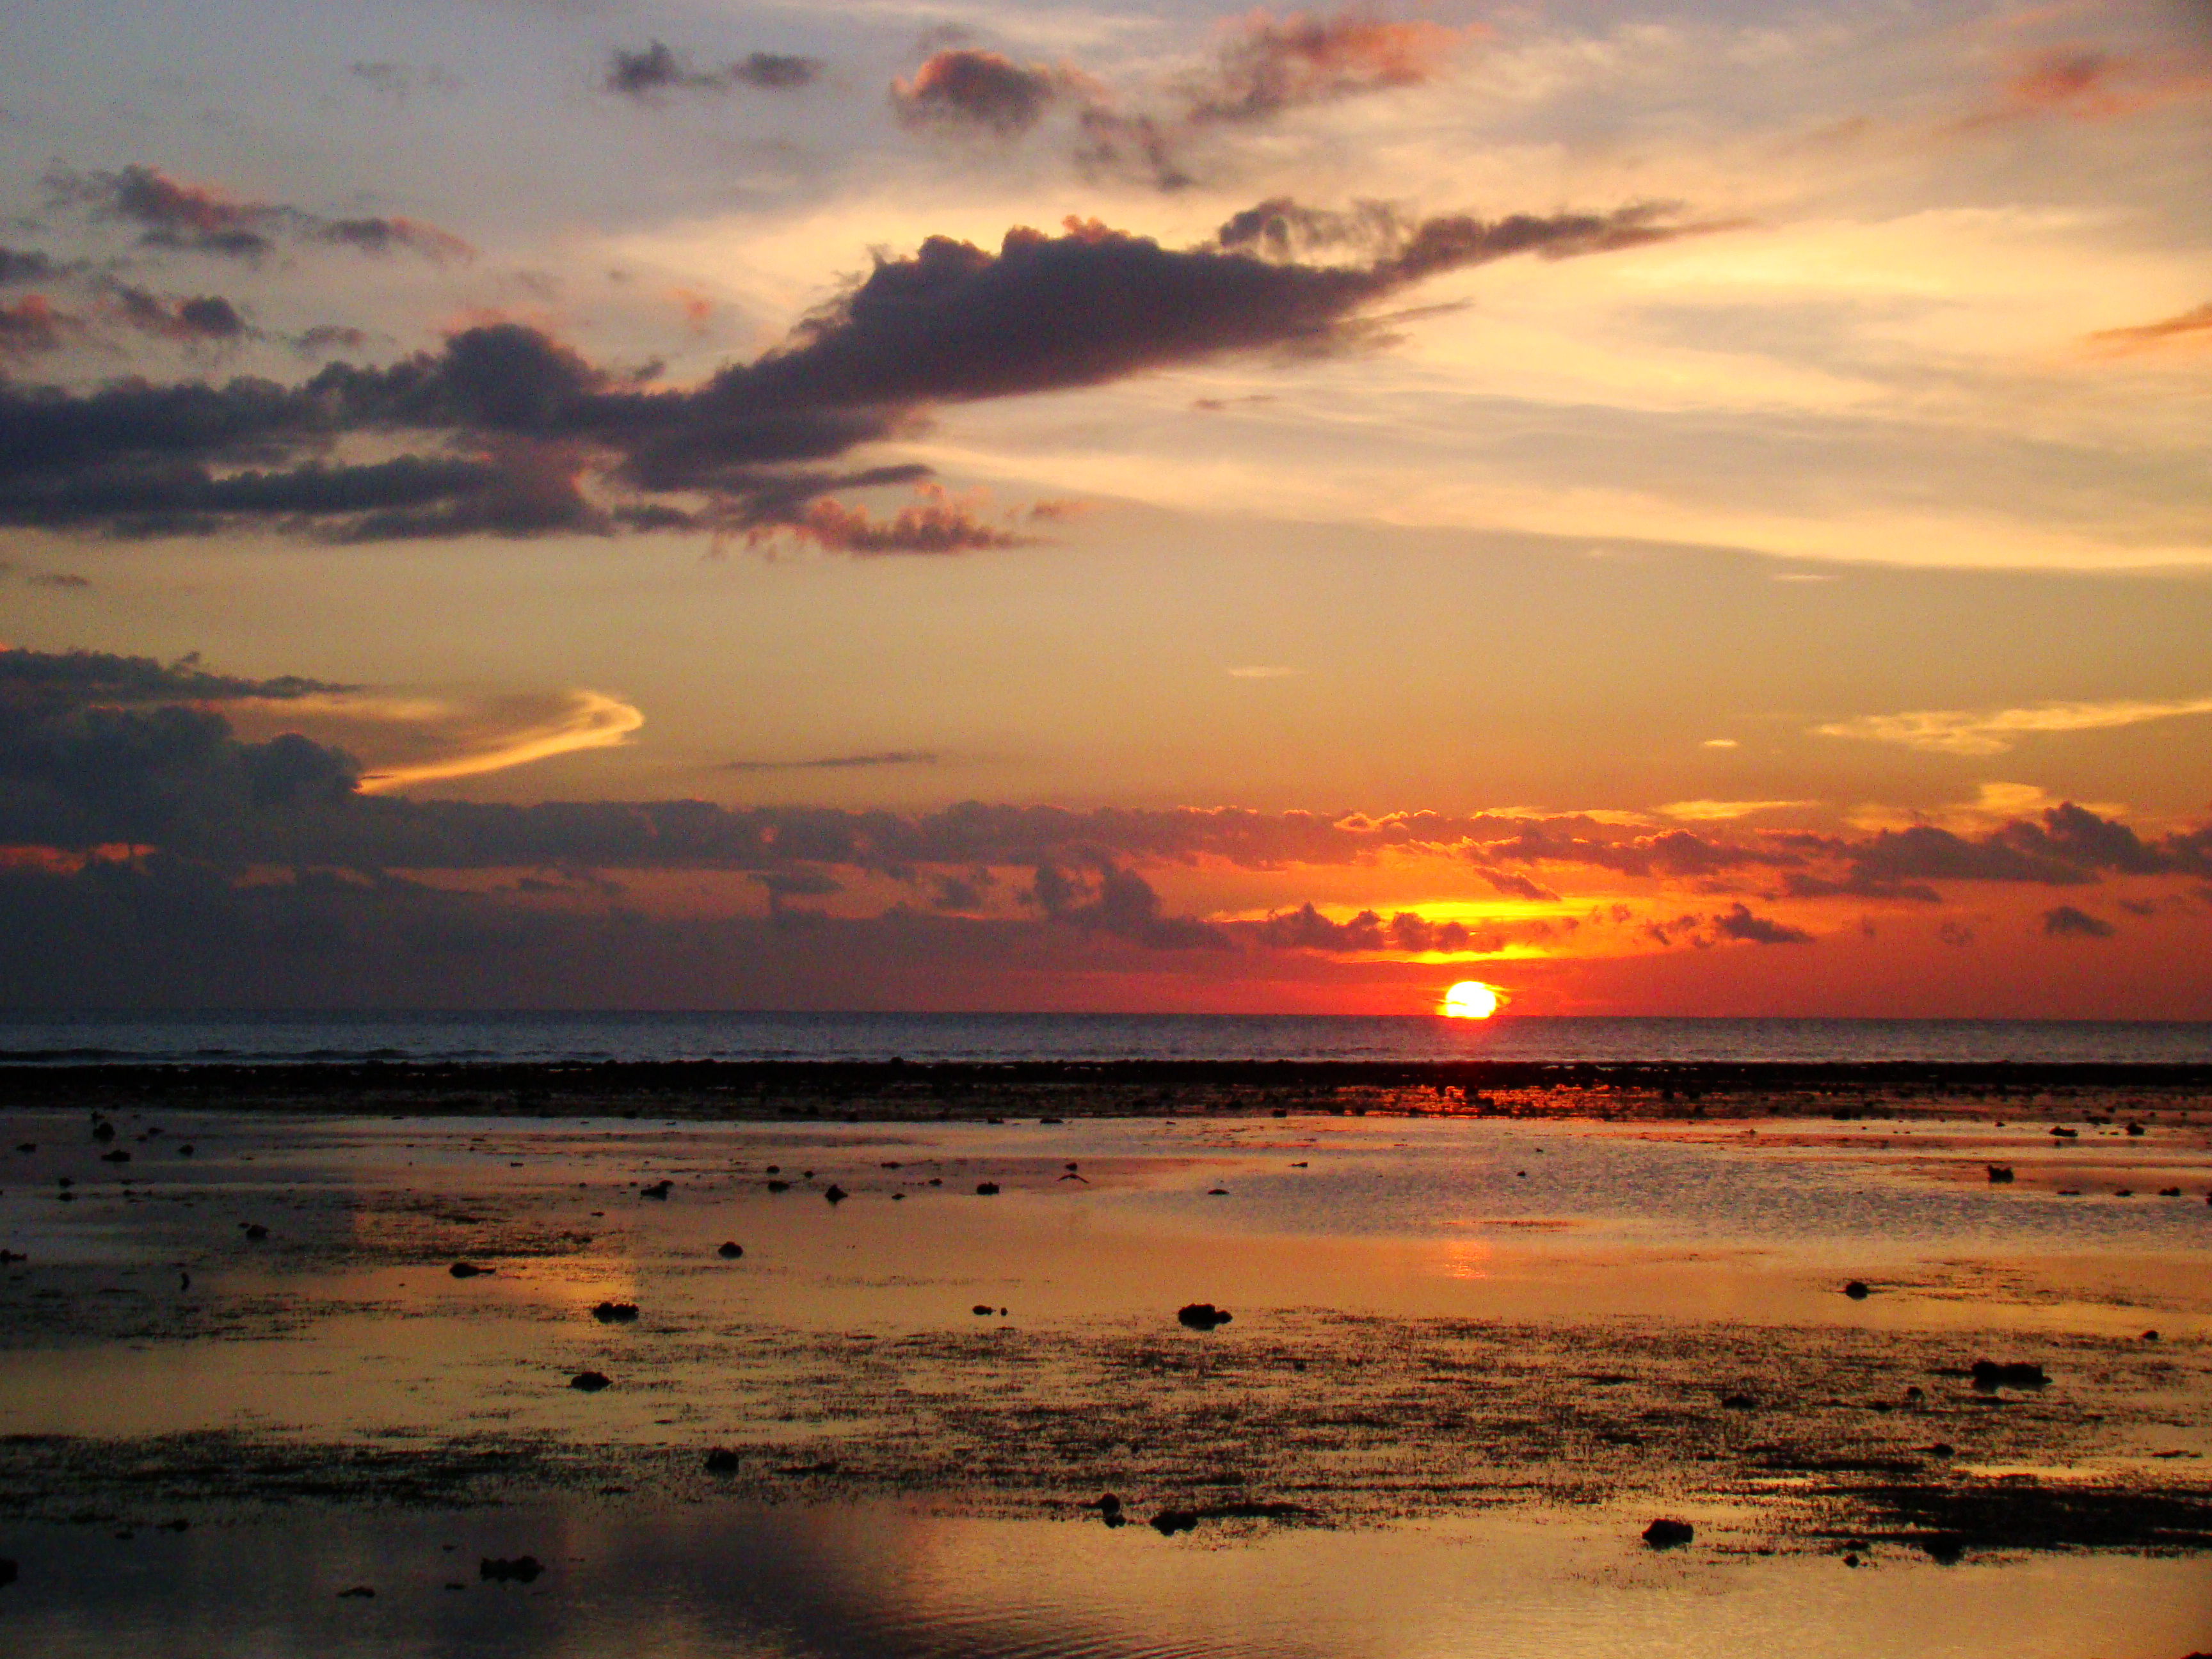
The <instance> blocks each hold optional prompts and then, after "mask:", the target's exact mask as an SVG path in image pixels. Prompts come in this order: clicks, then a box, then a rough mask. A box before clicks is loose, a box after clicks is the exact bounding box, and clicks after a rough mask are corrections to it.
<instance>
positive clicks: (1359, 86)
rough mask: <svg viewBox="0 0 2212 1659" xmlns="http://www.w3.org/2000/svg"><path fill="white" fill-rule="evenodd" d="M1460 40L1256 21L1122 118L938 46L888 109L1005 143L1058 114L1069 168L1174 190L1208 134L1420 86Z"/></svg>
mask: <svg viewBox="0 0 2212 1659" xmlns="http://www.w3.org/2000/svg"><path fill="white" fill-rule="evenodd" d="M1469 33H1472V31H1468V30H1460V29H1452V28H1447V27H1443V26H1441V25H1439V24H1435V23H1430V22H1421V21H1413V22H1392V21H1385V20H1383V19H1381V18H1377V17H1375V16H1372V15H1367V14H1364V13H1360V12H1346V13H1343V14H1340V15H1335V16H1329V17H1317V16H1308V15H1304V14H1291V15H1287V16H1282V17H1277V16H1274V15H1271V14H1269V13H1267V12H1266V11H1255V12H1253V13H1251V14H1249V15H1247V16H1245V17H1243V18H1240V19H1238V20H1237V21H1235V22H1234V23H1232V24H1231V25H1230V26H1229V27H1227V28H1226V29H1225V32H1224V33H1223V35H1222V37H1221V39H1220V40H1219V43H1218V46H1216V48H1215V49H1214V51H1213V52H1212V54H1211V55H1210V56H1209V57H1208V58H1206V61H1205V63H1204V64H1202V65H1201V66H1200V68H1198V69H1197V70H1195V71H1194V72H1192V73H1190V74H1188V75H1185V76H1181V77H1179V78H1178V79H1176V80H1174V81H1172V82H1169V83H1165V84H1163V85H1159V86H1157V87H1154V88H1148V89H1145V90H1143V91H1140V92H1139V94H1137V95H1136V96H1135V97H1134V98H1133V100H1130V101H1129V103H1128V104H1127V106H1125V105H1124V103H1123V102H1122V101H1121V100H1117V99H1116V97H1115V95H1114V94H1112V93H1111V92H1109V90H1108V89H1107V88H1105V87H1104V86H1103V85H1101V84H1100V83H1099V82H1097V81H1095V80H1093V79H1091V77H1090V76H1086V75H1085V74H1083V73H1082V72H1081V71H1080V70H1076V69H1074V68H1073V67H1071V66H1069V65H1067V64H1034V63H1033V64H1019V63H1016V62H1014V61H1013V60H1012V59H1011V58H1006V57H1005V56H1003V55H1001V54H1000V53H998V52H986V51H982V50H980V49H977V48H975V47H973V46H966V45H964V44H959V43H948V45H947V46H946V47H945V49H943V50H939V51H938V52H933V54H932V55H931V56H930V57H929V58H927V60H926V61H925V62H924V63H923V64H921V67H920V68H918V69H917V70H915V73H914V75H913V76H912V77H911V78H910V79H907V80H902V81H895V82H892V85H891V89H890V100H891V106H892V109H893V111H894V112H896V114H897V116H898V118H899V119H900V120H901V121H902V122H903V123H904V124H905V125H908V126H909V127H915V128H921V129H928V130H934V131H941V132H952V133H959V134H967V135H970V136H977V137H990V138H994V139H998V140H1000V141H1006V142H1011V141H1013V140H1017V139H1019V138H1021V137H1024V136H1025V135H1027V134H1028V133H1030V131H1033V130H1034V129H1036V127H1037V126H1038V125H1041V124H1042V122H1043V121H1044V120H1045V119H1046V118H1047V117H1048V115H1050V114H1051V113H1052V112H1054V110H1055V109H1057V108H1061V107H1065V108H1066V110H1068V111H1069V112H1071V114H1072V118H1073V119H1072V133H1073V140H1074V156H1075V159H1076V161H1078V162H1079V164H1080V165H1081V166H1082V167H1084V169H1085V171H1086V172H1089V173H1094V174H1096V173H1106V174H1117V175H1123V176H1127V177H1132V178H1136V179H1143V180H1145V181H1146V182H1148V183H1150V184H1152V185H1155V186H1156V187H1158V188H1159V189H1162V190H1170V191H1172V190H1181V189H1183V188H1186V187H1188V185H1192V184H1194V183H1195V182H1197V179H1196V175H1195V173H1194V170H1193V167H1192V166H1191V165H1190V164H1189V163H1188V161H1185V159H1184V153H1185V152H1186V151H1187V150H1188V149H1191V148H1192V147H1193V146H1194V144H1196V143H1200V141H1202V140H1203V139H1205V138H1206V136H1207V135H1208V134H1209V133H1212V134H1218V133H1220V132H1223V131H1228V130H1232V129H1235V128H1238V127H1247V126H1252V125H1258V124H1261V123H1263V122H1266V121H1268V120H1272V119H1273V118H1276V117H1277V116H1279V115H1281V114H1283V113H1284V112H1287V111H1290V110H1294V109H1297V108H1300V107H1303V106H1309V105H1314V104H1323V103H1330V102H1334V101H1335V100H1340V99H1344V98H1351V97H1357V96H1360V95H1363V94H1372V93H1377V92H1384V91H1389V90H1391V89H1394V88H1406V87H1412V86H1418V85H1420V84H1421V83H1423V82H1427V81H1429V80H1431V79H1433V78H1434V77H1435V76H1437V74H1439V73H1440V72H1441V71H1442V70H1443V67H1444V65H1445V64H1446V63H1447V62H1448V60H1449V58H1450V56H1451V55H1452V53H1453V52H1454V51H1455V49H1456V48H1457V47H1458V46H1459V45H1460V44H1461V43H1462V41H1463V40H1466V39H1467V38H1468V34H1469Z"/></svg>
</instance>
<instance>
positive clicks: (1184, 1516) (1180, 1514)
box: [1152, 1510, 1198, 1538]
mask: <svg viewBox="0 0 2212 1659" xmlns="http://www.w3.org/2000/svg"><path fill="white" fill-rule="evenodd" d="M1197 1529H1198V1512H1197V1511H1196V1510H1161V1511H1160V1512H1159V1513H1158V1515H1156V1516H1153V1517H1152V1530H1153V1531H1154V1532H1156V1533H1158V1534H1159V1535H1160V1536H1161V1537H1163V1538H1172V1537H1174V1536H1175V1535H1176V1534H1177V1533H1179V1532H1194V1531H1196V1530H1197Z"/></svg>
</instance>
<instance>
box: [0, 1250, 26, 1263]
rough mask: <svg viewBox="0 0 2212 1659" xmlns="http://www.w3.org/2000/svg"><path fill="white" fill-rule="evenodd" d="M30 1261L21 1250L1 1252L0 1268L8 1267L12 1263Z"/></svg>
mask: <svg viewBox="0 0 2212 1659" xmlns="http://www.w3.org/2000/svg"><path fill="white" fill-rule="evenodd" d="M30 1259H31V1258H30V1257H28V1256H27V1255H24V1254H23V1253H22V1252H21V1250H0V1267H6V1266H7V1265H8V1264H9V1262H11V1261H29V1260H30Z"/></svg>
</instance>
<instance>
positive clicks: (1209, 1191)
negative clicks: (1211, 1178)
mask: <svg viewBox="0 0 2212 1659" xmlns="http://www.w3.org/2000/svg"><path fill="white" fill-rule="evenodd" d="M1206 1196H1207V1197H1208V1198H1226V1197H1228V1196H1229V1188H1226V1187H1208V1188H1206Z"/></svg>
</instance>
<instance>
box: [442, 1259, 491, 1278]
mask: <svg viewBox="0 0 2212 1659" xmlns="http://www.w3.org/2000/svg"><path fill="white" fill-rule="evenodd" d="M446 1271H447V1273H451V1274H453V1277H454V1278H456V1279H482V1278H483V1276H484V1275H485V1274H487V1273H490V1272H491V1271H492V1269H491V1268H489V1267H477V1264H476V1263H475V1262H473V1261H456V1262H455V1263H453V1266H452V1267H448V1268H447V1269H446Z"/></svg>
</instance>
